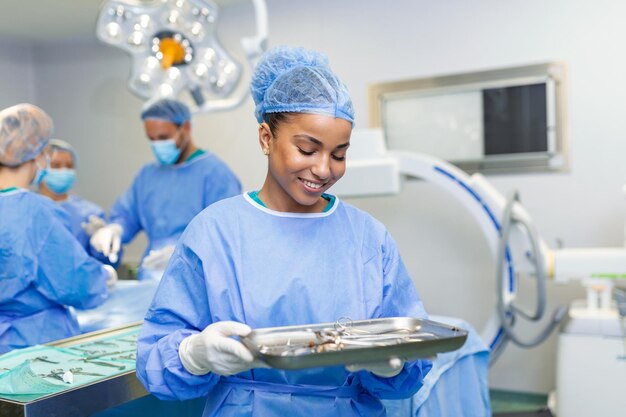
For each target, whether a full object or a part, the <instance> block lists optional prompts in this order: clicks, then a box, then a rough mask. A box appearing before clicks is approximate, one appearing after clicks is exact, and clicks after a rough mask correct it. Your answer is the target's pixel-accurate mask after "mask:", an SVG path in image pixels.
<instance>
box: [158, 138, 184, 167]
mask: <svg viewBox="0 0 626 417" xmlns="http://www.w3.org/2000/svg"><path fill="white" fill-rule="evenodd" d="M150 146H151V147H152V153H154V156H156V158H157V159H158V160H159V162H161V163H162V164H163V165H172V164H173V163H174V162H176V161H178V158H179V157H180V153H181V150H180V149H178V148H177V147H176V139H173V138H172V139H164V140H153V141H152V142H150Z"/></svg>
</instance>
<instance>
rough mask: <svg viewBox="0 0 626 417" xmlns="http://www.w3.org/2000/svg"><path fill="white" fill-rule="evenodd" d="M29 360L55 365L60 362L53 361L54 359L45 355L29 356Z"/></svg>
mask: <svg viewBox="0 0 626 417" xmlns="http://www.w3.org/2000/svg"><path fill="white" fill-rule="evenodd" d="M30 360H31V362H45V363H53V364H55V365H58V364H59V363H60V362H55V361H51V360H49V359H48V357H47V356H45V355H43V356H37V357H34V358H31V359H30Z"/></svg>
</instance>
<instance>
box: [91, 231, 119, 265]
mask: <svg viewBox="0 0 626 417" xmlns="http://www.w3.org/2000/svg"><path fill="white" fill-rule="evenodd" d="M89 244H90V245H91V246H92V247H93V248H94V249H95V250H97V251H98V252H102V254H103V255H104V256H106V257H108V258H109V261H111V263H116V262H117V260H118V252H119V251H120V247H121V244H122V226H120V225H119V224H116V223H111V224H107V225H106V226H103V227H101V228H100V229H98V230H97V231H96V232H95V233H94V234H93V236H91V239H89Z"/></svg>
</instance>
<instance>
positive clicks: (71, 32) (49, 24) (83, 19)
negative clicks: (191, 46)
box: [0, 0, 243, 42]
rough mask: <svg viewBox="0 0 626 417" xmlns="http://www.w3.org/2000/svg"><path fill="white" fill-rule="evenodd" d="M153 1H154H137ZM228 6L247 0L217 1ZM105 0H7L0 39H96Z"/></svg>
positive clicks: (1, 19) (38, 40) (3, 7)
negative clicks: (101, 8) (103, 0)
mask: <svg viewBox="0 0 626 417" xmlns="http://www.w3.org/2000/svg"><path fill="white" fill-rule="evenodd" d="M137 1H151V0H135V2H137ZM214 1H215V3H217V4H218V5H219V6H221V7H224V6H227V5H230V4H234V3H242V2H243V0H214ZM101 2H102V1H101V0H4V1H3V2H2V3H3V4H2V13H0V39H3V40H7V39H8V40H19V41H36V42H49V41H52V42H55V41H56V42H59V41H68V40H77V39H85V38H89V37H91V38H93V39H95V25H96V19H97V17H98V12H99V10H100V4H101Z"/></svg>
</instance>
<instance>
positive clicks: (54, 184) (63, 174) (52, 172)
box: [45, 168, 76, 194]
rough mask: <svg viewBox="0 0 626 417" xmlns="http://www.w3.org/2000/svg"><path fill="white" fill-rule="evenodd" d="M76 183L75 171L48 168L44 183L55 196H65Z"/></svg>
mask: <svg viewBox="0 0 626 417" xmlns="http://www.w3.org/2000/svg"><path fill="white" fill-rule="evenodd" d="M75 181H76V170H74V169H67V168H63V169H55V168H50V169H49V170H48V174H47V175H46V179H45V183H46V185H47V186H48V188H49V189H50V191H52V192H53V193H55V194H65V193H66V192H68V191H69V190H70V188H72V186H73V185H74V182H75Z"/></svg>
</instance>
